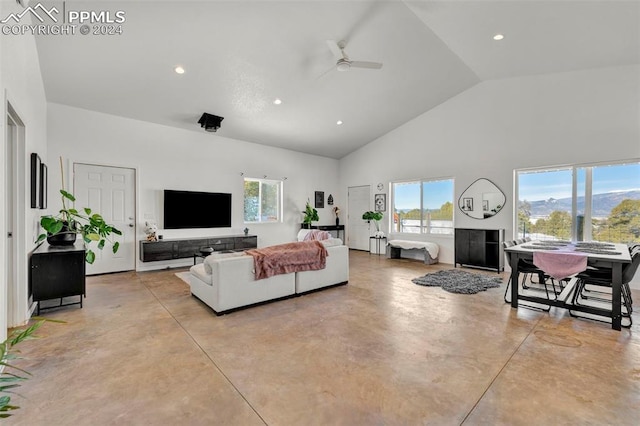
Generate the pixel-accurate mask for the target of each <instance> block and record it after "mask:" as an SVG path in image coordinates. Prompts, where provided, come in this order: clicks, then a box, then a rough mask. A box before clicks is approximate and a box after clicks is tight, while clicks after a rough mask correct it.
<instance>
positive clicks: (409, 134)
mask: <svg viewBox="0 0 640 426" xmlns="http://www.w3.org/2000/svg"><path fill="white" fill-rule="evenodd" d="M638 76H640V67H639V66H627V67H617V68H607V69H597V70H589V71H579V72H569V73H561V74H553V75H541V76H530V77H521V78H512V79H506V80H493V81H486V82H483V83H480V84H478V85H476V86H474V87H472V88H470V89H469V90H467V91H465V92H463V93H461V94H460V95H458V96H456V97H455V98H452V99H450V100H448V101H447V102H445V103H443V104H441V105H440V106H438V107H436V108H434V109H432V110H430V111H428V112H426V113H424V114H422V115H421V116H419V117H417V118H415V119H414V120H412V121H410V122H408V123H407V124H405V125H403V126H401V127H399V128H397V129H395V130H393V131H391V132H389V133H388V134H386V135H384V136H382V137H380V138H379V139H377V140H375V141H373V142H372V143H370V144H368V145H366V146H365V147H363V148H361V149H360V150H358V151H356V152H354V153H352V154H350V155H348V156H347V157H345V158H343V159H342V160H341V161H340V176H341V182H340V183H341V185H342V186H343V187H348V186H353V185H363V184H371V185H373V186H374V187H375V185H376V184H377V183H378V182H383V183H385V184H387V183H388V182H390V181H395V180H401V179H412V178H436V177H446V176H451V177H454V178H455V199H454V205H457V200H458V198H459V197H460V195H461V194H462V192H464V190H465V189H466V188H467V187H468V186H469V185H470V184H471V183H473V181H475V180H476V179H477V178H480V177H484V178H487V179H489V180H491V181H492V182H494V183H495V184H496V185H497V186H498V187H499V188H501V189H502V191H503V192H504V193H505V194H506V196H507V203H506V205H505V208H504V209H503V210H502V211H501V212H500V213H499V214H497V215H496V216H494V217H492V218H489V219H485V220H477V219H473V218H470V217H467V216H465V215H464V214H462V213H461V212H459V211H457V209H456V213H455V217H454V220H455V226H456V227H470V228H505V229H506V236H507V237H506V238H510V236H511V235H512V234H513V211H514V206H513V171H514V169H518V168H525V167H537V166H551V165H560V164H575V163H588V162H598V161H610V160H620V159H628V158H640V78H639V77H638ZM385 191H386V192H387V193H388V187H387V189H386V190H385ZM385 217H386V218H387V219H388V217H389V215H388V214H387V215H385ZM386 229H388V228H386ZM429 240H432V241H434V242H438V243H439V244H440V245H441V250H442V252H441V257H440V258H441V261H443V262H445V263H453V238H452V237H448V238H447V237H445V238H442V237H441V238H439V239H436V238H434V237H430V238H429Z"/></svg>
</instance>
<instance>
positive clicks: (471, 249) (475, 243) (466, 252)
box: [455, 228, 504, 272]
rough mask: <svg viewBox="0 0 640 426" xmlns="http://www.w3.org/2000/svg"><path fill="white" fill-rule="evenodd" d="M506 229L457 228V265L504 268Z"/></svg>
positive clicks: (499, 269)
mask: <svg viewBox="0 0 640 426" xmlns="http://www.w3.org/2000/svg"><path fill="white" fill-rule="evenodd" d="M503 241H504V229H466V228H456V229H455V265H456V266H457V265H458V264H459V265H460V266H462V265H465V266H475V267H479V268H488V269H495V270H496V271H498V272H500V271H502V270H504V262H503V258H504V256H503V255H502V242H503Z"/></svg>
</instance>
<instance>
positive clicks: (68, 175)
mask: <svg viewBox="0 0 640 426" xmlns="http://www.w3.org/2000/svg"><path fill="white" fill-rule="evenodd" d="M76 164H82V165H85V166H97V167H114V168H119V169H131V170H133V235H134V240H133V251H132V253H133V256H134V258H133V271H137V270H138V259H139V256H140V253H139V250H140V247H139V244H137V242H138V240H139V236H138V229H142V228H141V227H140V226H138V216H139V215H138V212H139V211H140V205H139V203H140V198H139V197H138V194H139V193H140V179H139V176H140V170H139V169H138V167H137V166H131V165H128V164H118V163H101V162H97V161H88V160H85V161H81V160H75V159H73V158H67V160H66V164H65V165H64V168H65V170H64V174H65V182H66V183H67V187H68V188H71V189H72V191H71V192H72V193H73V194H75V192H74V191H75V184H76V183H75V176H74V172H73V171H74V165H76Z"/></svg>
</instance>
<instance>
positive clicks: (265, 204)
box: [244, 178, 282, 223]
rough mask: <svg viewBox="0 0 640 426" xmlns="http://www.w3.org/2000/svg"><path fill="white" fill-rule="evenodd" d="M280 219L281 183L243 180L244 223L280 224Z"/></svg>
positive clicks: (250, 179) (263, 180)
mask: <svg viewBox="0 0 640 426" xmlns="http://www.w3.org/2000/svg"><path fill="white" fill-rule="evenodd" d="M281 219H282V181H280V180H267V179H252V178H245V179H244V222H245V223H264V222H280V221H281Z"/></svg>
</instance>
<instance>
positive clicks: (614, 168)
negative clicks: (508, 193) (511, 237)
mask: <svg viewBox="0 0 640 426" xmlns="http://www.w3.org/2000/svg"><path fill="white" fill-rule="evenodd" d="M579 171H580V169H579ZM518 179H519V193H518V195H519V197H518V198H520V200H527V201H538V200H547V199H549V198H555V199H560V198H568V197H569V198H570V197H571V186H572V178H571V169H564V170H556V171H545V172H541V173H535V172H534V173H520V175H519V178H518ZM638 189H640V164H639V163H636V164H614V165H610V166H600V167H593V194H603V193H608V192H617V191H630V190H638Z"/></svg>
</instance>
